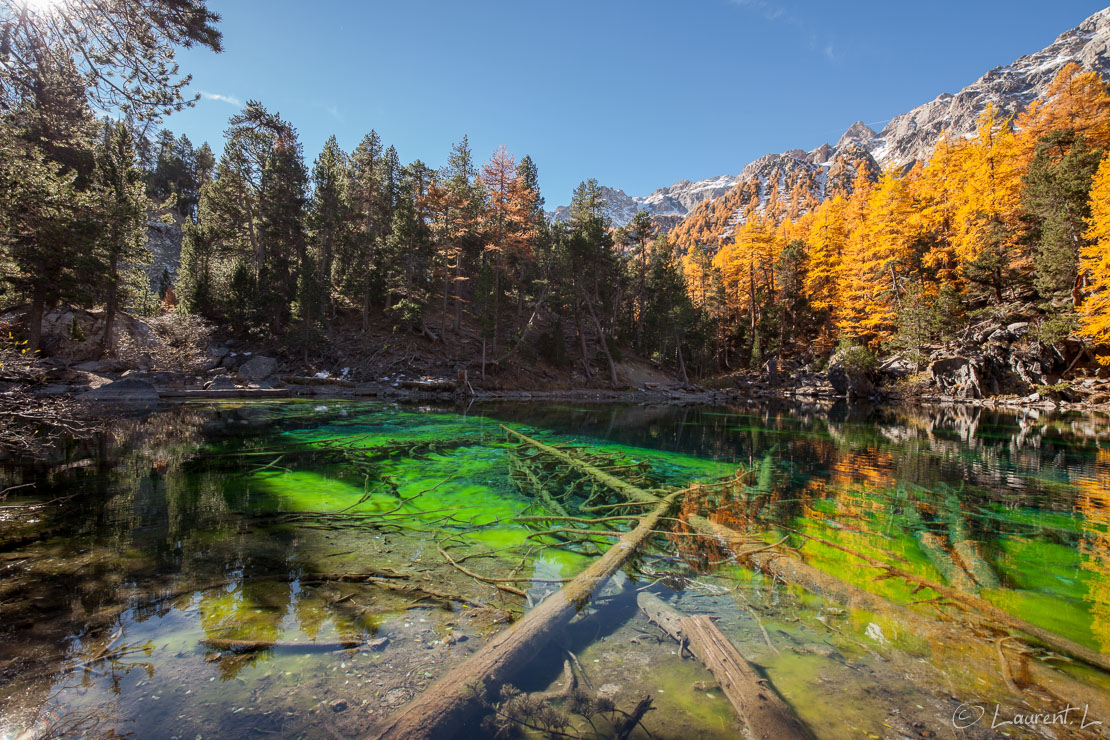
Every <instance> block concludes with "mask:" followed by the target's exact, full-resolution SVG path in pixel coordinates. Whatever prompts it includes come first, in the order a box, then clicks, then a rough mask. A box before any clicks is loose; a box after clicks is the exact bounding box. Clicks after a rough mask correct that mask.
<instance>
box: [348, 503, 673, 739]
mask: <svg viewBox="0 0 1110 740" xmlns="http://www.w3.org/2000/svg"><path fill="white" fill-rule="evenodd" d="M677 500H678V494H674V495H671V496H669V497H668V498H667V499H665V500H661V501H660V503H659V505H658V506H657V507H656V508H655V509H654V510H653V511H652V512H651V513H650V514H648V515H646V516H644V517H643V518H641V519H640V523H639V524H638V525H637V526H636V528H635V529H633V530H632V531H631V532H628V533H626V534H625V535H624V536H623V537H621V538H620V540H619V541H618V542H617V543H616V544H615V545H613V546H612V547H610V548H609V550H608V551H607V552H606V553H605V554H604V555H602V556H601V557H600V558H598V559H597V560H595V561H594V562H593V563H592V564H591V565H590V567H589V568H587V569H586V570H585V571H583V572H582V573H580V574H578V576H576V577H575V579H574V580H573V581H571V582H570V583H568V584H567V585H565V586H563V588H562V590H560V591H559V592H557V593H554V594H552V595H551V596H549V597H547V598H546V599H544V600H543V602H542V603H541V604H540V605H539V606H537V607H536V608H535V609H533V610H532V611H530V612H528V613H527V614H526V615H525V616H524V618H523V619H521V620H520V621H519V622H517V623H516V624H514V625H513V626H512V627H509V628H508V629H506V630H505V631H504V632H501V633H499V634H498V635H496V636H494V637H493V639H491V640H490V641H489V642H488V643H487V644H486V645H485V646H484V647H483V648H482V649H481V650H479V651H478V652H477V653H475V654H474V655H472V656H471V657H470V658H469V659H467V660H466V662H464V663H463V664H462V665H460V666H458V667H457V668H455V669H454V670H452V671H450V672H449V673H448V674H447V675H446V676H444V677H443V678H442V679H440V680H439V681H438V682H437V683H436V684H435V685H434V686H432V687H431V688H429V689H428V690H427V691H425V692H424V693H423V694H421V695H420V696H418V697H417V698H416V699H414V700H413V701H412V702H410V703H409V704H408V705H407V706H405V707H403V708H402V709H401V710H400V711H398V712H397V713H395V714H394V715H393V716H391V717H389V718H388V719H387V720H386V721H385V722H384V723H383V724H382V725H380V726H378V727H376V728H374V730H372V731H371V732H370V734H369V735H368V737H370V738H381V739H382V740H388V739H392V740H402V739H403V740H418V739H421V738H424V739H430V738H437V739H439V738H449V737H451V736H453V735H454V734H455V733H456V732H458V731H459V730H461V729H462V727H463V725H464V724H465V723H466V721H467V720H468V719H469V718H471V717H473V716H474V715H475V714H477V713H478V711H479V710H480V709H481V707H482V705H483V703H484V702H485V700H486V695H487V694H489V693H496V691H497V689H498V688H499V687H500V685H501V684H502V683H504V682H505V681H507V680H508V679H509V678H511V677H512V676H513V675H514V674H516V673H517V672H519V671H520V670H521V669H523V668H524V667H525V666H527V665H528V663H529V661H531V660H532V658H533V657H535V655H536V653H537V652H539V650H540V649H541V648H542V647H543V646H544V644H545V643H546V642H547V640H548V639H549V638H550V637H551V636H552V633H553V632H555V631H557V630H558V628H560V627H562V626H564V625H566V624H567V623H568V622H570V620H571V617H573V616H574V615H575V614H576V613H577V612H578V610H579V609H580V608H581V607H582V605H583V604H585V603H586V602H587V601H588V600H589V598H590V596H591V595H592V594H593V592H594V590H595V589H596V588H597V587H598V586H600V585H601V584H602V583H604V582H605V581H606V580H607V579H608V578H609V577H610V576H612V575H613V574H614V573H616V572H617V570H618V569H619V568H620V567H621V566H622V565H623V564H624V562H625V561H626V560H628V558H630V557H631V556H632V555H634V554H635V553H636V552H637V551H638V550H639V548H640V547H641V546H642V545H643V543H644V542H645V541H646V540H647V539H648V538H649V537H651V535H652V531H653V530H654V529H655V528H656V527H658V526H659V524H660V522H661V521H662V520H663V519H664V517H666V516H667V514H668V513H670V511H671V509H672V508H673V506H674V504H675V502H676V501H677Z"/></svg>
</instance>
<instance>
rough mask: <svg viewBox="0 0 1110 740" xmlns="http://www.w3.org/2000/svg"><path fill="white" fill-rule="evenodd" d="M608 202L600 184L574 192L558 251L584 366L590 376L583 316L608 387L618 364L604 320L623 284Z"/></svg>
mask: <svg viewBox="0 0 1110 740" xmlns="http://www.w3.org/2000/svg"><path fill="white" fill-rule="evenodd" d="M606 210H607V209H606V205H605V199H604V198H603V197H602V195H601V189H600V186H598V184H597V180H593V179H590V180H586V181H584V182H582V183H580V184H579V185H578V187H576V188H575V189H574V194H573V196H572V197H571V201H570V213H571V223H570V228H569V229H567V230H566V231H565V232H563V233H562V234H560V236H561V237H562V238H561V239H560V240H559V241H558V243H557V247H556V248H557V249H558V250H559V251H560V252H561V253H562V255H561V259H562V260H563V264H564V265H566V266H567V268H568V269H570V270H571V275H570V276H569V286H568V287H570V289H571V290H572V299H571V301H570V302H571V304H572V306H573V313H574V320H575V325H576V328H577V330H578V338H579V345H580V349H581V352H582V363H583V366H584V368H585V370H586V373H587V375H588V376H589V375H591V374H592V371H591V370H590V363H589V353H588V352H587V350H586V335H585V332H584V331H583V329H582V323H583V315H582V309H585V312H586V313H585V316H586V317H588V318H589V320H590V323H591V325H592V326H593V329H594V333H595V337H596V339H597V342H598V345H599V346H600V348H601V351H602V354H604V355H605V361H606V364H607V366H608V370H609V383H610V385H611V386H613V387H616V386H617V384H618V382H619V381H618V379H617V367H616V361H615V360H614V358H613V352H612V350H611V349H610V347H609V341H608V339H607V334H608V332H607V331H606V328H605V327H604V326H603V325H602V317H603V316H606V315H607V314H609V313H610V312H611V309H612V299H613V297H614V293H615V292H616V290H615V289H617V288H618V286H619V283H620V274H621V271H620V265H619V262H618V260H617V258H616V254H615V253H614V251H613V236H612V232H611V230H610V221H609V217H608V215H607V214H606Z"/></svg>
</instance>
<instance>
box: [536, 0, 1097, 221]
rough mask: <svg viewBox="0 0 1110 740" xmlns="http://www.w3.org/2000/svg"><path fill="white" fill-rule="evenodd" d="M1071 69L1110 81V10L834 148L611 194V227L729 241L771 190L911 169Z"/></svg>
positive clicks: (819, 187) (1016, 108) (564, 213)
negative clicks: (635, 225)
mask: <svg viewBox="0 0 1110 740" xmlns="http://www.w3.org/2000/svg"><path fill="white" fill-rule="evenodd" d="M1071 62H1078V63H1079V64H1081V65H1082V66H1083V67H1084V68H1085V69H1090V70H1095V71H1097V72H1099V73H1100V74H1102V75H1103V76H1106V77H1110V8H1106V9H1104V10H1100V11H1099V12H1098V13H1095V14H1094V15H1092V16H1091V17H1090V18H1088V19H1087V20H1085V21H1083V23H1081V24H1080V25H1079V26H1078V27H1076V28H1074V29H1072V30H1070V31H1067V32H1065V33H1063V34H1061V35H1060V36H1059V37H1058V38H1057V39H1056V41H1054V42H1053V43H1052V44H1050V45H1049V46H1047V47H1045V48H1044V49H1042V50H1040V51H1038V52H1035V53H1033V54H1029V55H1027V56H1023V57H1021V58H1020V59H1018V60H1017V61H1015V62H1013V63H1012V64H1008V65H1006V66H1004V67H996V68H995V69H992V70H991V71H989V72H987V73H986V74H985V75H983V76H982V77H980V78H979V79H978V80H976V81H975V82H974V83H972V84H971V85H968V86H967V87H965V88H963V89H962V90H960V91H959V92H957V93H956V94H954V95H952V94H949V93H944V94H941V95H939V96H937V98H936V99H935V100H933V101H931V102H929V103H925V104H924V105H920V106H918V107H916V108H914V109H912V110H910V111H907V112H906V113H902V114H900V115H898V116H895V117H894V118H893V119H892V120H891V121H890V122H889V123H888V124H887V125H886V127H884V128H883V130H882V131H880V132H876V131H874V130H873V129H872V128H870V127H869V126H867V125H866V124H865V123H863V122H862V121H857V122H856V123H853V124H852V125H851V126H850V127H849V128H848V130H847V131H845V132H844V134H843V135H842V136H841V137H840V139H839V140H838V141H837V143H836V144H835V145H831V144H822V145H821V146H819V147H817V148H816V149H813V150H810V151H804V150H801V149H795V150H791V151H788V152H783V153H781V154H767V155H765V156H763V157H760V158H759V159H757V160H755V161H754V162H751V163H749V164H748V165H746V166H744V167H743V168H742V169H741V171H740V174H739V175H737V176H735V177H734V176H731V175H722V176H720V177H715V178H710V179H708V180H701V181H699V182H689V181H686V180H683V181H682V182H678V183H675V184H674V185H671V186H670V187H666V188H660V189H659V190H656V191H655V192H653V193H651V194H650V195H647V196H642V197H630V196H628V195H627V194H626V193H625V192H624V191H622V190H615V189H611V188H605V189H604V190H605V194H606V197H607V199H609V201H610V204H611V206H612V218H613V222H614V224H615V225H617V226H622V225H624V224H626V223H628V220H629V219H631V218H632V217H633V216H634V215H635V214H636V212H637V211H639V210H641V209H643V210H646V211H647V212H648V213H649V214H651V215H660V216H662V215H671V216H674V215H677V216H683V217H686V220H687V221H690V220H691V219H693V220H695V221H699V222H701V225H702V226H707V225H709V224H712V226H711V227H710V231H711V232H712V233H713V235H714V236H715V237H717V238H720V237H723V236H727V235H728V234H729V233H730V232H731V229H732V227H733V226H735V224H736V223H738V219H739V218H741V216H740V215H739V213H738V212H737V209H740V208H743V207H744V206H746V205H748V204H749V203H750V202H751V199H752V198H753V197H757V198H758V199H759V201H760V202H761V203H762V202H765V200H766V198H767V195H768V194H769V189H770V188H771V187H777V188H778V189H779V194H780V196H784V197H789V195H790V194H791V192H793V191H796V190H797V188H798V186H799V182H801V183H802V185H803V186H805V187H810V188H812V190H811V191H810V193H811V194H812V195H814V196H816V197H818V198H824V197H825V193H826V192H828V191H830V190H831V187H830V185H831V183H832V182H833V181H834V180H835V179H837V178H840V179H841V180H847V182H844V183H843V184H848V182H850V177H851V175H852V174H853V173H854V163H855V162H857V161H858V160H859V159H860V158H861V157H867V158H870V159H871V160H872V161H873V163H874V164H876V165H877V166H878V167H879V168H885V167H890V166H894V167H904V166H907V165H909V164H912V163H913V162H914V161H915V160H918V159H923V158H925V157H927V156H928V155H929V153H930V152H931V151H932V148H933V146H934V145H935V144H936V142H937V139H938V137H939V136H940V134H941V133H942V132H943V131H946V130H947V131H948V132H949V134H950V135H952V136H963V135H967V134H971V133H973V132H974V131H975V125H976V120H977V119H978V117H979V114H980V113H982V112H983V110H985V109H986V107H987V105H988V104H990V103H994V105H995V107H996V108H997V109H998V110H999V111H1000V112H1001V113H1003V114H1016V113H1018V112H1020V111H1021V110H1022V109H1024V107H1025V106H1027V105H1028V104H1029V103H1031V102H1032V101H1033V100H1036V99H1037V98H1042V97H1044V95H1045V93H1046V92H1047V90H1048V86H1049V83H1051V82H1052V79H1053V77H1055V76H1056V73H1057V72H1059V71H1060V69H1061V68H1062V67H1064V65H1066V64H1069V63H1071ZM711 212H713V213H711ZM552 218H553V219H555V220H565V219H567V218H569V211H568V209H567V208H566V207H565V206H560V207H559V208H556V209H555V211H554V213H553V214H552ZM683 225H686V224H685V223H684V224H683ZM679 228H680V229H681V228H682V227H681V226H680V227H679ZM699 234H701V235H702V236H704V234H705V231H704V230H699ZM699 238H700V237H699Z"/></svg>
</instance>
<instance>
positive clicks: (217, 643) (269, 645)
mask: <svg viewBox="0 0 1110 740" xmlns="http://www.w3.org/2000/svg"><path fill="white" fill-rule="evenodd" d="M364 642H365V640H338V641H335V642H289V641H283V640H224V639H221V638H218V637H208V638H205V639H203V640H201V641H200V644H201V645H204V646H205V647H207V648H211V649H212V650H228V651H231V652H236V653H253V652H257V651H259V650H288V651H299V652H305V653H312V652H322V653H330V652H333V651H335V650H351V649H354V648H358V647H361V646H362V644H363V643H364Z"/></svg>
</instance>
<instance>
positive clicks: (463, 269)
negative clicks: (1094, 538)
mask: <svg viewBox="0 0 1110 740" xmlns="http://www.w3.org/2000/svg"><path fill="white" fill-rule="evenodd" d="M442 179H443V193H442V207H441V209H440V210H441V215H442V221H443V225H442V226H443V230H442V234H441V238H440V242H441V245H442V246H441V257H440V265H441V269H442V270H443V303H442V312H441V313H442V316H441V323H442V326H441V331H442V332H443V333H444V334H446V333H447V307H448V300H449V299H450V297H451V295H453V296H454V308H455V315H454V321H455V331H456V332H458V331H460V330H461V328H462V306H463V293H462V289H463V286H464V285H465V284H466V283H467V282H468V280H469V275H470V274H472V272H473V270H474V269H476V266H477V265H478V263H479V260H480V255H481V252H482V220H483V212H484V209H485V196H486V192H485V188H484V187H483V185H482V183H481V182H480V181H479V178H478V170H477V168H476V167H475V165H474V158H473V156H472V154H471V152H470V141H469V139H468V138H467V137H466V136H463V138H462V140H461V141H459V142H458V143H456V144H455V145H454V146H452V147H451V154H450V156H449V157H448V159H447V167H446V168H444V171H443V177H442Z"/></svg>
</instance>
